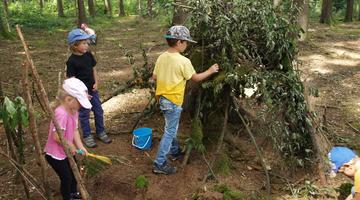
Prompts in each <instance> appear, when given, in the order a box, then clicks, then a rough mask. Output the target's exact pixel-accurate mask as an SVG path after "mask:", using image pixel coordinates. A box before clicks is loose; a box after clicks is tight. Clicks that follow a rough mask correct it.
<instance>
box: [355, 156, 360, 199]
mask: <svg viewBox="0 0 360 200" xmlns="http://www.w3.org/2000/svg"><path fill="white" fill-rule="evenodd" d="M359 164H360V163H359ZM359 164H356V165H355V168H356V172H355V175H354V189H355V192H356V193H359V194H360V165H359Z"/></svg>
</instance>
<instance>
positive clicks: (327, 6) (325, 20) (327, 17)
mask: <svg viewBox="0 0 360 200" xmlns="http://www.w3.org/2000/svg"><path fill="white" fill-rule="evenodd" d="M331 13H332V0H323V2H322V6H321V15H320V23H322V24H331Z"/></svg>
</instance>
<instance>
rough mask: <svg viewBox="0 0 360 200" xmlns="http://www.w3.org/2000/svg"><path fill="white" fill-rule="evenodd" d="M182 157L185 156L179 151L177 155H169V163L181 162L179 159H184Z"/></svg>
mask: <svg viewBox="0 0 360 200" xmlns="http://www.w3.org/2000/svg"><path fill="white" fill-rule="evenodd" d="M184 156H185V152H183V151H182V150H181V149H180V150H179V152H178V153H176V154H171V158H170V160H171V161H177V160H181V159H183V158H184Z"/></svg>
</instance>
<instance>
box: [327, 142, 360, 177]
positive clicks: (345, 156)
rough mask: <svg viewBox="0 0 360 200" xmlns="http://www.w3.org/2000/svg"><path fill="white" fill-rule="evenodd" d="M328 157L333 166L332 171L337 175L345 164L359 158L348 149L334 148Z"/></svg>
mask: <svg viewBox="0 0 360 200" xmlns="http://www.w3.org/2000/svg"><path fill="white" fill-rule="evenodd" d="M328 157H329V160H330V162H331V164H332V170H333V171H334V172H335V173H337V172H338V171H339V169H340V168H341V167H342V166H343V165H344V164H345V163H348V162H349V161H350V160H352V159H353V158H355V157H357V155H356V154H355V153H354V151H352V150H351V149H349V148H347V147H333V148H332V149H331V150H330V152H329V154H328Z"/></svg>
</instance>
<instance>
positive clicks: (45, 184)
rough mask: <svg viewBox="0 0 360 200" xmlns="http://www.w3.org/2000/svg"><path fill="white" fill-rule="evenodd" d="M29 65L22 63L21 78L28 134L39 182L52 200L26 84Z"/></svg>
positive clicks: (32, 106)
mask: <svg viewBox="0 0 360 200" xmlns="http://www.w3.org/2000/svg"><path fill="white" fill-rule="evenodd" d="M28 67H29V63H28V62H25V63H23V77H22V86H23V90H24V93H25V96H26V98H25V102H26V106H27V110H28V113H29V128H30V133H31V136H32V139H33V141H34V144H35V152H36V156H37V161H38V162H39V164H40V172H41V180H42V182H43V187H44V190H45V193H46V197H47V198H48V199H53V198H52V195H51V190H50V187H49V185H50V184H49V182H48V180H47V176H46V161H45V158H44V156H42V148H41V145H40V139H39V133H38V128H37V125H36V117H35V114H34V113H35V111H34V105H33V103H32V99H31V94H30V89H29V82H28V74H29V70H28V69H29V68H28Z"/></svg>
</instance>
